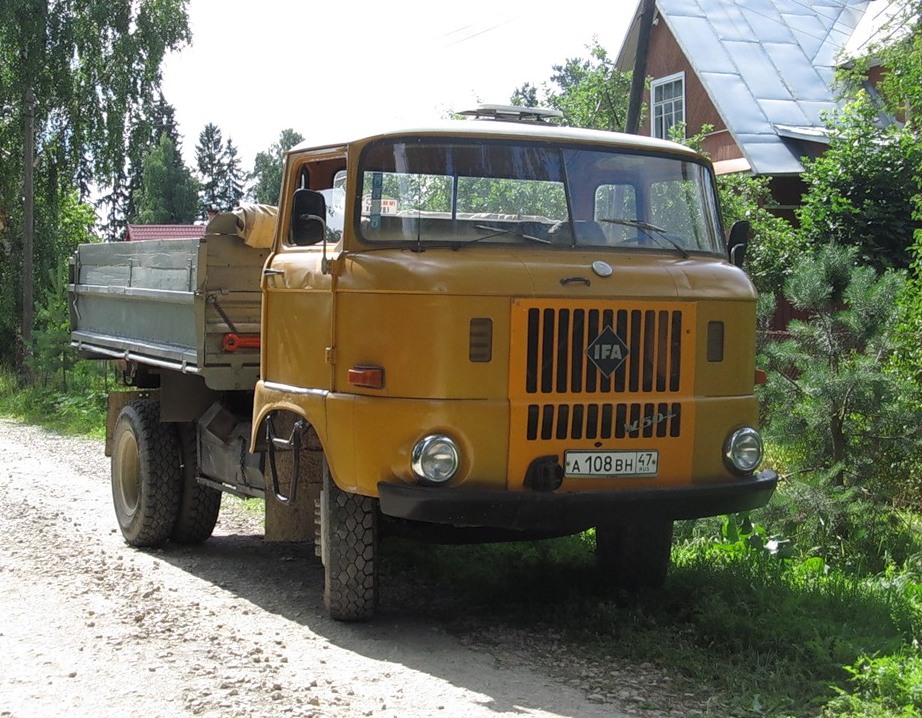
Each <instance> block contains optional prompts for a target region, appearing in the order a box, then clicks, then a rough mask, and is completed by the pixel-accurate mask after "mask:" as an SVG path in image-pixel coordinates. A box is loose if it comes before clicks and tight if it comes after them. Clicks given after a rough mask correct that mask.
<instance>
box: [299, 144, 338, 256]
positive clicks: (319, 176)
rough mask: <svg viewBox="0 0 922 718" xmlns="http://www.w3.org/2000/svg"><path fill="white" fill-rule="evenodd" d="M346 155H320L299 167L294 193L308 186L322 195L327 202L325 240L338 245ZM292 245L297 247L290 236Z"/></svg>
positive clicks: (325, 202)
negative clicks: (333, 156)
mask: <svg viewBox="0 0 922 718" xmlns="http://www.w3.org/2000/svg"><path fill="white" fill-rule="evenodd" d="M344 165H345V159H344V158H343V157H335V158H329V157H326V158H318V159H317V160H314V161H310V160H309V161H308V162H305V163H304V164H302V165H301V166H300V167H298V168H297V174H296V175H295V182H294V188H293V190H292V191H293V192H294V191H297V190H301V189H309V190H312V191H313V192H316V193H318V194H320V195H322V196H323V200H324V204H325V205H326V217H325V218H324V219H325V221H326V241H327V242H328V243H332V244H335V243H337V242H339V241H340V240H341V239H342V236H343V226H344V219H345V214H346V170H345V169H343V167H344ZM287 244H288V245H289V246H297V245H295V244H294V243H293V240H292V239H291V238H289V239H288V242H287Z"/></svg>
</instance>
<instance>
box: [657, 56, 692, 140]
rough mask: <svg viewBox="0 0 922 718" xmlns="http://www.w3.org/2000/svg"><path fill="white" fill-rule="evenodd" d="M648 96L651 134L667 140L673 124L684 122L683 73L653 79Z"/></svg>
mask: <svg viewBox="0 0 922 718" xmlns="http://www.w3.org/2000/svg"><path fill="white" fill-rule="evenodd" d="M650 96H651V97H652V105H653V116H652V120H651V122H650V129H651V134H652V135H653V136H654V137H659V138H661V139H664V140H668V139H669V130H670V129H672V127H673V125H677V124H680V123H683V122H685V73H684V72H680V73H679V74H678V75H670V76H669V77H664V78H662V79H659V80H653V82H652V83H650Z"/></svg>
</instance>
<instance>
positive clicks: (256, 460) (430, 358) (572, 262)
mask: <svg viewBox="0 0 922 718" xmlns="http://www.w3.org/2000/svg"><path fill="white" fill-rule="evenodd" d="M476 114H477V117H475V118H473V119H463V120H455V121H446V122H442V123H438V124H433V125H425V126H418V127H408V128H403V129H399V130H393V131H380V132H376V133H373V134H369V135H367V136H363V137H359V138H355V139H352V140H349V141H336V142H329V143H313V144H303V145H300V146H298V147H295V148H293V149H292V150H291V151H290V152H289V153H288V155H287V158H286V161H285V168H284V179H283V184H282V189H281V195H280V198H279V205H278V207H277V208H275V207H265V206H256V207H243V208H239V209H237V210H235V211H234V212H232V213H224V214H220V215H218V216H217V217H216V218H215V219H213V220H212V221H211V222H210V223H209V225H208V227H207V229H206V232H205V235H204V236H203V237H201V238H195V239H186V240H163V241H158V240H149V241H144V242H132V243H114V244H95V245H84V246H81V247H80V248H79V249H78V251H77V252H76V254H75V256H74V258H73V261H72V267H71V287H70V291H71V315H72V316H71V323H72V343H73V345H74V346H76V347H78V349H79V350H80V352H81V354H82V355H83V356H85V357H90V358H97V359H114V360H117V361H118V362H119V363H120V365H121V366H122V368H123V375H124V378H125V381H126V384H128V385H129V387H131V389H132V390H131V391H120V392H114V393H113V394H112V395H111V396H110V402H109V408H110V412H109V421H108V427H107V452H108V453H109V454H110V455H111V457H112V493H113V501H114V506H115V513H116V517H117V520H118V523H119V526H120V528H121V530H122V533H123V535H124V536H125V539H126V541H127V542H128V543H129V544H131V545H135V546H156V545H160V544H163V543H164V542H167V541H175V542H181V543H196V542H200V541H203V540H205V539H207V538H208V536H210V535H211V532H212V530H213V528H214V525H215V521H216V519H217V515H218V510H219V506H220V500H221V496H222V492H230V493H233V494H237V495H241V496H247V497H262V498H264V499H265V531H266V538H267V540H285V541H292V540H313V541H315V543H316V547H317V552H318V555H319V556H320V557H321V559H322V562H323V565H324V576H325V587H324V601H325V604H326V608H327V610H328V611H329V613H330V615H331V616H332V617H333V618H335V619H338V620H347V621H350V620H366V619H368V618H370V617H371V616H372V615H373V613H374V611H375V607H376V604H377V597H378V546H379V539H380V538H381V537H382V536H386V535H387V534H388V533H390V532H392V531H399V532H400V533H401V534H404V535H406V534H410V535H413V534H418V535H425V536H426V537H427V538H430V539H435V540H446V541H502V540H530V539H536V538H546V537H553V536H561V535H567V534H572V533H577V532H582V531H586V530H593V531H594V536H595V541H596V547H597V550H596V553H597V556H598V560H599V563H600V567H601V570H604V571H607V572H609V573H610V574H611V575H612V576H613V577H615V578H616V579H617V580H618V581H620V582H621V583H623V584H625V585H629V586H656V585H659V584H661V583H662V582H663V580H664V579H665V576H666V572H667V568H668V565H669V557H670V549H671V543H672V530H673V522H674V521H676V520H679V519H693V518H697V517H703V516H713V515H720V514H727V513H731V512H738V511H746V510H749V509H753V508H756V507H759V506H762V505H764V504H765V503H766V502H767V501H768V500H769V498H770V496H771V494H772V492H773V490H774V488H775V484H776V481H777V475H776V474H775V472H773V471H771V470H769V469H761V470H760V463H761V461H762V440H761V438H760V435H759V432H758V429H757V420H758V406H757V400H756V397H755V395H754V393H753V384H754V381H755V301H756V292H755V290H754V289H753V286H752V284H751V283H750V281H749V279H748V278H747V276H746V274H745V273H744V272H743V271H742V270H741V269H740V267H739V265H740V264H741V259H742V255H743V253H744V251H745V243H746V235H747V233H748V227H745V226H742V225H737V226H734V228H733V229H732V230H730V231H729V232H728V233H726V235H725V232H724V227H723V225H722V222H721V217H720V213H719V208H718V200H717V194H716V191H715V180H714V174H713V170H712V167H711V166H710V164H709V163H708V161H707V160H706V159H704V158H703V157H701V156H700V155H698V154H696V153H695V152H693V151H692V150H690V149H688V148H686V147H683V146H681V145H678V144H674V143H669V142H662V141H658V140H653V139H650V138H644V137H638V136H632V135H622V134H616V133H608V132H599V131H590V130H579V129H573V128H565V127H559V126H556V125H554V124H553V122H552V121H550V120H549V117H548V115H549V113H548V112H547V111H541V110H532V109H526V108H511V107H501V106H491V107H485V108H481V109H480V110H478V111H477V113H476Z"/></svg>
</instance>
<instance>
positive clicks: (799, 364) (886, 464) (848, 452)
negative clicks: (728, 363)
mask: <svg viewBox="0 0 922 718" xmlns="http://www.w3.org/2000/svg"><path fill="white" fill-rule="evenodd" d="M857 256H858V249H857V248H855V247H848V248H846V247H842V246H840V245H837V244H834V243H833V244H829V245H827V246H825V247H823V248H822V249H820V250H819V251H818V253H817V254H816V256H815V257H814V258H812V259H806V260H805V261H802V262H801V263H800V264H799V265H798V266H797V268H796V269H795V270H794V272H793V274H792V275H791V277H790V278H789V279H788V280H787V282H786V283H785V287H784V295H785V297H786V298H787V299H788V301H790V302H791V304H792V305H793V306H794V307H795V308H797V309H799V310H802V311H805V312H807V313H808V315H809V319H807V320H805V321H793V322H791V324H790V325H789V326H788V330H787V331H788V335H789V338H787V339H785V340H783V341H778V342H771V343H769V344H767V345H766V346H765V347H764V349H763V356H762V361H763V362H765V363H766V364H765V365H764V366H765V368H766V369H768V377H769V381H768V384H767V385H766V387H765V391H764V395H763V397H762V398H763V399H764V401H763V406H764V410H765V412H766V419H767V423H766V429H767V431H768V433H769V436H770V437H771V438H773V439H774V440H776V441H777V442H778V443H779V444H781V445H782V446H785V447H787V450H788V452H790V454H791V456H794V457H797V459H796V463H797V467H796V468H797V469H799V470H803V471H818V472H820V473H822V474H824V475H825V476H826V480H827V482H828V483H829V484H830V485H832V486H856V485H862V486H864V487H869V486H874V487H876V488H878V489H881V488H882V487H884V486H885V485H887V484H888V483H889V484H891V485H892V483H893V482H894V481H899V480H900V478H901V477H904V476H905V469H906V467H907V466H910V465H911V463H912V462H913V461H915V457H916V456H918V454H919V451H920V437H919V431H918V426H919V421H920V418H922V417H920V413H919V405H918V397H917V396H916V395H915V394H916V385H915V384H914V383H911V382H907V381H905V377H903V376H902V375H900V374H899V373H897V372H895V371H893V370H892V367H891V365H890V359H891V357H892V356H893V355H894V352H895V350H896V348H897V342H896V337H897V334H896V331H895V328H896V326H897V323H898V320H899V314H898V312H897V311H895V309H894V308H895V306H896V305H897V300H898V298H899V297H900V295H901V294H902V292H903V291H904V288H905V283H906V279H905V275H904V273H902V272H898V271H892V270H891V271H887V272H884V273H883V274H879V275H878V274H877V272H875V270H874V269H873V268H871V267H868V266H857V265H856V263H855V259H856V257H857ZM901 469H902V471H901ZM887 493H893V492H892V491H891V490H887Z"/></svg>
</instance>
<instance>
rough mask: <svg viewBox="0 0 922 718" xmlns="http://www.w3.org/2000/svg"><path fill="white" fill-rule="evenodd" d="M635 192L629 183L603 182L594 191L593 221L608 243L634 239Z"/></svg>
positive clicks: (636, 215) (636, 209)
mask: <svg viewBox="0 0 922 718" xmlns="http://www.w3.org/2000/svg"><path fill="white" fill-rule="evenodd" d="M638 212H639V209H638V207H637V192H636V190H635V189H634V186H633V185H629V184H603V185H600V186H599V187H598V188H597V189H596V191H595V212H594V214H595V216H594V217H593V218H594V219H595V221H596V222H597V223H598V224H599V225H600V226H601V227H602V230H603V231H604V232H605V236H606V238H607V240H608V244H619V243H621V242H624V241H627V240H630V239H634V238H635V237H636V236H637V228H636V227H635V226H632V224H631V222H632V221H634V220H636V219H637V218H638Z"/></svg>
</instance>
